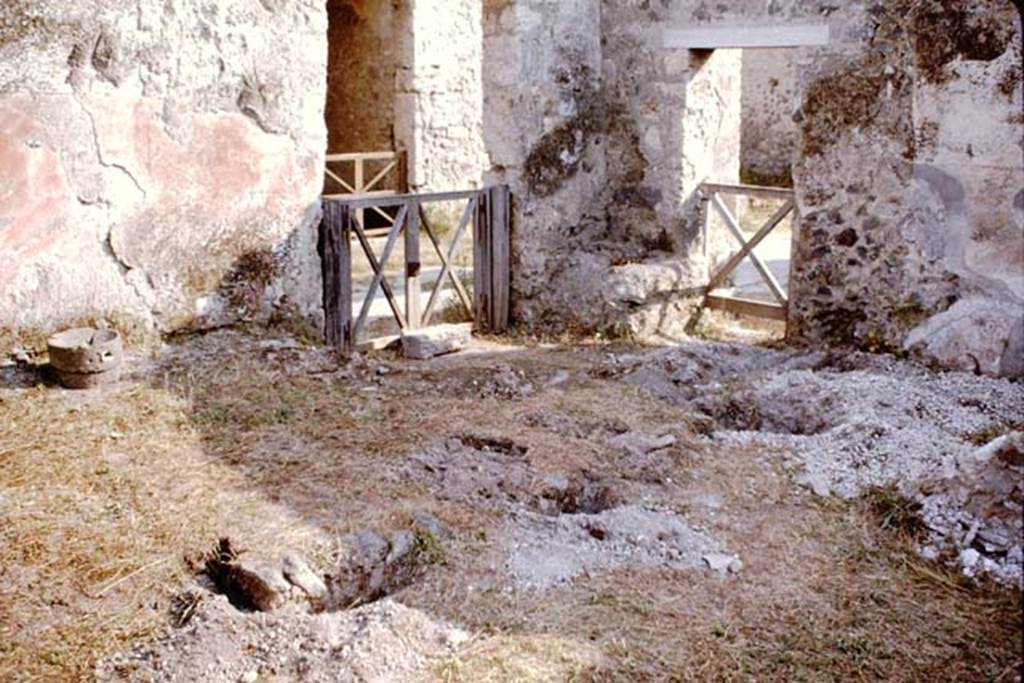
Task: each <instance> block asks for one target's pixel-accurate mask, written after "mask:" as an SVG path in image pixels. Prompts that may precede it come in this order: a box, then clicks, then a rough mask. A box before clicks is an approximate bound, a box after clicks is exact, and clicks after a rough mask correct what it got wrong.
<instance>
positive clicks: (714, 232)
mask: <svg viewBox="0 0 1024 683" xmlns="http://www.w3.org/2000/svg"><path fill="white" fill-rule="evenodd" d="M706 59H707V61H706V63H705V67H704V68H710V72H709V73H708V74H707V75H703V76H701V78H704V79H710V81H711V82H713V83H714V85H715V90H714V94H715V96H716V101H715V103H714V104H713V105H712V106H716V107H718V108H720V109H721V110H722V112H723V113H722V114H721V115H720V116H719V117H718V120H719V121H721V122H722V123H721V128H722V129H721V130H720V131H719V132H718V133H717V134H716V135H715V136H714V137H713V138H711V139H706V140H704V141H703V142H704V144H706V145H709V146H710V147H711V150H710V153H709V155H708V158H709V159H710V160H711V166H710V167H709V170H710V173H708V174H707V175H705V176H704V178H703V182H702V183H701V184H700V195H701V206H702V209H703V211H702V231H703V242H704V245H705V254H706V256H707V259H706V261H707V264H708V275H707V277H708V280H707V283H708V284H707V287H706V290H705V295H706V296H705V300H704V309H703V310H702V315H701V317H700V323H699V324H700V326H701V331H702V332H704V333H705V334H709V335H710V336H716V337H725V338H735V339H747V340H751V341H773V340H781V339H783V338H784V337H785V336H786V321H787V318H788V309H789V274H790V263H791V259H792V253H793V246H794V240H795V239H796V230H795V228H796V225H797V222H796V205H795V193H794V191H793V177H792V168H793V161H794V159H795V157H796V154H797V150H798V147H799V142H800V132H799V128H798V126H797V124H796V123H795V122H794V120H793V115H794V113H795V111H796V109H797V107H798V106H799V101H798V96H797V90H798V88H797V83H796V49H795V48H772V49H757V48H746V49H721V50H714V51H713V52H712V53H710V55H708V56H707V57H706ZM695 80H696V79H695ZM704 99H705V100H706V99H707V98H706V97H705V98H704ZM707 107H708V103H707V102H706V101H705V102H703V103H699V104H696V105H695V107H694V109H695V110H697V111H700V110H701V109H706V108H707ZM689 108H690V106H689V104H688V109H689ZM705 118H706V115H705Z"/></svg>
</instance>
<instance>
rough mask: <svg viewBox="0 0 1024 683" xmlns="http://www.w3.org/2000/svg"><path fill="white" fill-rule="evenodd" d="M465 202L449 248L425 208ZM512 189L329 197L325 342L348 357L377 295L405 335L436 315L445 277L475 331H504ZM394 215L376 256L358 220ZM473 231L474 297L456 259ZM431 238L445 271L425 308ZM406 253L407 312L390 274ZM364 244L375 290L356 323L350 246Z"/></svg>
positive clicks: (324, 228)
mask: <svg viewBox="0 0 1024 683" xmlns="http://www.w3.org/2000/svg"><path fill="white" fill-rule="evenodd" d="M454 201H459V202H465V208H464V210H463V212H462V218H461V220H460V221H459V223H458V226H457V227H456V228H455V230H454V231H453V233H452V238H451V241H450V242H449V244H448V245H445V244H444V243H443V240H442V236H441V235H439V233H438V231H437V230H436V229H435V226H434V225H433V224H432V223H431V221H430V219H429V217H428V216H427V212H426V211H424V206H425V205H427V204H430V203H437V202H454ZM509 201H510V197H509V190H508V187H506V186H495V187H489V188H486V189H484V190H471V191H466V192H440V193H432V194H402V195H393V196H377V197H353V198H337V197H324V199H323V220H322V222H321V224H320V238H319V243H318V251H319V253H320V259H321V264H322V268H323V286H324V289H323V296H324V299H323V300H324V314H325V336H326V338H327V343H328V344H330V345H332V346H338V347H341V348H343V349H345V350H347V351H351V350H353V349H354V348H355V346H356V344H357V342H358V341H359V340H360V334H361V333H362V331H363V329H364V326H365V325H366V321H367V318H368V317H369V314H370V308H371V306H372V305H373V300H374V298H375V297H376V295H377V291H378V289H379V290H380V291H381V292H382V293H383V295H384V297H385V299H386V300H387V303H388V306H389V308H390V309H391V313H392V315H393V316H394V319H395V321H396V322H397V323H398V327H399V329H401V330H414V329H418V328H420V327H422V326H424V325H427V324H429V322H430V320H431V317H432V316H433V314H434V313H435V311H436V309H437V305H438V302H439V297H440V294H441V290H442V288H443V286H444V284H445V281H446V279H447V280H450V281H451V284H452V287H453V289H454V290H455V293H456V296H457V297H458V299H459V301H460V303H461V305H462V306H463V307H464V308H465V309H466V312H467V314H468V316H469V317H470V318H471V319H472V320H473V322H474V327H475V328H476V329H478V330H486V331H491V332H503V331H504V330H505V329H506V327H507V326H508V320H509V237H510V236H509V224H510V221H509V217H510V212H509ZM387 209H391V210H397V213H396V214H395V218H394V221H393V223H392V225H391V227H390V228H389V229H388V231H387V241H386V242H385V245H384V249H383V251H382V252H381V253H380V255H379V257H378V255H377V254H376V253H375V252H374V250H373V248H372V246H371V244H370V240H369V237H370V236H369V235H368V233H367V230H366V229H365V226H364V224H363V221H362V220H361V216H362V215H363V214H364V213H365V212H366V211H369V210H373V211H384V210H387ZM470 225H472V230H473V295H472V298H471V297H470V295H469V293H468V292H467V291H466V287H465V286H464V285H463V284H462V282H461V280H460V279H459V277H458V275H457V273H456V272H455V271H454V270H453V269H452V259H453V257H454V255H455V252H456V249H457V247H458V244H459V240H460V239H461V238H462V236H463V235H464V234H465V231H466V230H467V229H468V228H469V226H470ZM424 233H425V234H426V236H427V238H428V239H429V242H430V244H431V246H432V248H433V249H434V250H435V252H436V253H437V256H438V259H439V260H440V262H441V272H440V275H439V277H438V279H437V282H436V283H435V284H434V287H433V290H432V291H431V292H430V296H429V297H428V299H427V302H426V306H423V304H422V299H421V294H422V292H421V281H420V275H421V273H420V271H421V268H422V262H421V258H420V255H421V252H420V237H421V235H422V234H424ZM399 236H402V237H403V239H404V247H405V306H404V309H403V307H401V306H400V305H399V302H398V299H397V297H396V296H395V292H394V288H393V287H392V286H391V283H390V282H388V279H387V275H386V273H385V270H386V268H387V264H388V259H389V258H390V257H391V253H392V251H393V250H394V247H395V245H396V244H397V242H398V238H399ZM353 238H355V241H356V242H358V243H359V245H360V247H361V248H362V250H363V253H364V254H365V255H366V259H367V261H368V262H369V264H370V268H371V269H372V271H373V276H372V279H371V281H370V287H369V290H368V291H367V294H366V298H365V299H364V301H363V305H362V308H361V309H360V311H359V314H358V316H356V317H355V318H353V310H352V307H353V296H352V241H353Z"/></svg>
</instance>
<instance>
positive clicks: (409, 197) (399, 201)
mask: <svg viewBox="0 0 1024 683" xmlns="http://www.w3.org/2000/svg"><path fill="white" fill-rule="evenodd" d="M479 193H480V190H464V191H460V192H432V193H428V194H394V193H387V192H368V193H366V195H364V196H363V197H347V196H342V197H339V198H338V200H339V201H343V202H345V203H346V204H348V205H349V206H351V207H352V208H354V209H358V208H364V209H365V208H370V207H372V206H379V207H382V208H383V207H388V206H402V205H403V204H406V203H408V202H410V201H417V202H422V203H426V204H430V203H433V202H454V201H459V200H463V199H466V200H468V199H470V198H472V197H475V196H477V195H478V194H479Z"/></svg>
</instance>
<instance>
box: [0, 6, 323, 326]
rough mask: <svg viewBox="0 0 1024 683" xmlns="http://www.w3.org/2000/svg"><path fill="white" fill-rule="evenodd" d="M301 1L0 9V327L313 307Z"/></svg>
mask: <svg viewBox="0 0 1024 683" xmlns="http://www.w3.org/2000/svg"><path fill="white" fill-rule="evenodd" d="M326 31H327V22H326V12H325V9H324V4H323V3H322V2H318V1H316V0H296V1H294V2H287V3H285V2H279V1H276V0H263V1H262V2H258V3H257V2H247V1H242V0H224V1H222V2H218V3H208V2H199V1H198V0H159V1H158V0H141V1H140V2H137V3H131V4H130V6H129V5H126V4H125V3H123V2H116V1H114V0H89V1H85V2H76V3H67V2H59V1H56V0H32V1H25V0H14V1H12V2H5V3H4V4H3V5H2V6H0V250H2V251H3V253H4V257H3V259H2V260H0V328H2V329H7V330H17V331H25V330H31V329H35V330H39V331H46V330H51V329H54V328H56V327H59V326H61V325H64V324H67V323H68V322H71V321H74V320H79V321H85V320H90V321H91V320H95V319H97V318H104V317H106V318H108V319H109V320H111V321H112V322H116V323H118V324H120V325H121V326H122V327H124V328H129V329H130V330H131V331H137V332H140V333H146V332H152V331H156V330H162V331H169V330H172V329H180V328H182V327H189V326H202V325H207V324H216V323H217V322H218V321H222V320H227V319H235V318H237V317H238V316H255V315H257V314H258V312H259V311H264V310H266V309H267V308H268V307H270V306H275V305H276V306H281V307H285V306H294V307H297V308H300V309H303V310H305V312H307V313H311V314H315V311H316V309H317V307H318V306H319V303H318V301H317V298H318V294H319V287H318V283H317V278H318V274H317V273H318V266H317V264H316V263H315V262H314V261H315V239H314V235H313V227H314V223H315V221H316V217H317V210H318V209H317V197H318V193H319V189H320V184H321V172H322V170H321V167H322V161H323V153H324V148H325V147H326V135H325V126H324V122H323V106H324V96H325V92H324V90H325V79H324V74H325V73H326V67H327V64H326V55H327V51H326Z"/></svg>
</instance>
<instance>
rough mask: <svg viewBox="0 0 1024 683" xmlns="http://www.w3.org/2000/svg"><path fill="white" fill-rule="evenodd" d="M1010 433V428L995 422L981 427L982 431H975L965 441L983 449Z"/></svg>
mask: <svg viewBox="0 0 1024 683" xmlns="http://www.w3.org/2000/svg"><path fill="white" fill-rule="evenodd" d="M1009 431H1010V428H1009V427H1007V426H1006V425H1004V424H1003V423H1001V422H993V423H991V424H987V425H985V426H984V427H981V428H980V429H976V430H974V431H973V432H971V433H970V434H967V435H966V436H965V437H964V440H965V441H967V443H969V444H971V445H973V446H978V447H981V446H984V445H986V444H989V443H991V442H992V441H995V440H996V439H998V438H999V437H1001V436H1003V435H1004V434H1006V433H1008V432H1009Z"/></svg>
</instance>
